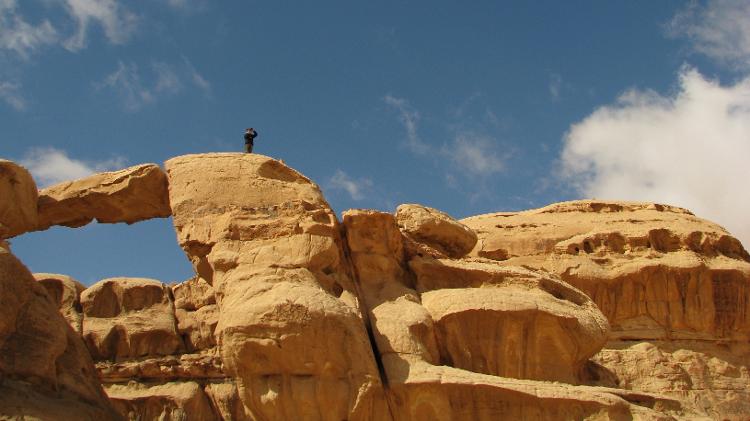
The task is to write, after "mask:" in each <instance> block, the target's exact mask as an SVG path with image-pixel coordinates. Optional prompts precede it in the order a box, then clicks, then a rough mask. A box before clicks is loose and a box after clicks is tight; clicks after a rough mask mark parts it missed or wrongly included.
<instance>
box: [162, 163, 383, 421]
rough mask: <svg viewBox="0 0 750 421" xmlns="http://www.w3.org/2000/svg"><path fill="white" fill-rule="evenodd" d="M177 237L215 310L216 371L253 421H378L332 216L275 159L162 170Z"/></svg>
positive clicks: (378, 394)
mask: <svg viewBox="0 0 750 421" xmlns="http://www.w3.org/2000/svg"><path fill="white" fill-rule="evenodd" d="M166 168H167V174H168V177H169V194H170V203H171V204H172V210H173V216H174V218H173V221H174V224H175V229H176V231H177V239H178V241H179V243H180V245H181V246H182V248H183V249H184V250H185V252H186V254H187V255H188V257H189V259H190V260H191V262H193V265H194V267H195V269H196V273H197V274H198V275H199V276H200V278H202V279H204V280H205V281H207V282H208V283H210V284H211V285H212V286H213V288H214V292H215V296H216V302H217V305H218V308H219V321H218V326H217V327H216V336H217V338H218V343H219V346H220V348H221V353H222V359H223V362H224V368H225V370H226V372H227V374H228V375H229V376H231V377H233V378H234V379H235V381H236V382H237V385H238V391H239V399H240V400H241V402H242V403H243V405H244V407H245V408H246V410H247V411H248V414H247V415H248V416H249V418H251V419H321V420H340V419H352V420H378V419H385V418H386V417H387V414H388V411H387V407H386V404H385V399H384V394H383V386H382V384H381V382H380V376H379V374H378V369H377V365H376V363H375V359H374V356H373V354H372V350H371V348H370V343H369V340H368V336H367V331H366V329H365V323H364V321H363V318H362V314H361V313H360V310H359V304H358V301H357V294H356V290H355V287H354V283H353V282H352V279H351V276H350V273H349V269H348V266H347V265H346V264H345V261H344V258H343V256H344V253H343V246H342V241H341V237H340V234H339V226H338V222H337V220H336V216H335V214H334V213H333V211H332V210H331V208H330V206H329V205H328V203H327V202H326V201H325V199H324V198H323V195H322V194H321V192H320V189H319V188H318V186H317V185H315V184H314V183H313V182H311V181H310V180H309V179H307V178H306V177H304V176H303V175H301V174H299V173H298V172H296V171H294V170H293V169H291V168H289V167H287V166H286V165H284V164H283V163H281V162H279V161H276V160H274V159H271V158H268V157H265V156H262V155H255V154H232V153H223V154H204V155H188V156H182V157H178V158H173V159H171V160H169V161H167V162H166Z"/></svg>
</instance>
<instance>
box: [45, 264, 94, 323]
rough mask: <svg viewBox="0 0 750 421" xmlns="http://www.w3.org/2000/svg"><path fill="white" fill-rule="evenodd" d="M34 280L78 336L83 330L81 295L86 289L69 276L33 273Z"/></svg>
mask: <svg viewBox="0 0 750 421" xmlns="http://www.w3.org/2000/svg"><path fill="white" fill-rule="evenodd" d="M34 278H35V279H36V280H37V282H39V283H40V284H41V285H42V286H43V287H44V289H46V290H47V294H49V296H50V298H51V299H52V302H53V303H55V304H56V305H57V308H58V309H59V310H60V313H61V314H62V315H63V317H65V320H67V321H68V323H69V324H70V326H71V327H72V328H73V330H75V331H76V332H77V333H78V334H81V332H82V329H83V313H82V311H83V310H82V308H81V300H80V297H81V293H82V292H83V290H85V289H86V287H85V286H83V284H82V283H80V282H78V281H76V280H75V279H73V278H71V277H70V276H66V275H59V274H55V273H35V274H34Z"/></svg>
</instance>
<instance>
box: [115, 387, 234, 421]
mask: <svg viewBox="0 0 750 421" xmlns="http://www.w3.org/2000/svg"><path fill="white" fill-rule="evenodd" d="M106 390H107V394H108V395H109V398H110V399H111V400H112V403H113V404H114V406H115V408H117V410H118V412H120V413H121V414H127V415H126V416H127V417H128V418H129V419H131V420H169V421H178V420H179V421H213V420H218V419H219V418H218V417H217V416H216V413H215V412H214V411H213V408H212V407H211V403H210V401H209V399H208V397H207V396H206V394H205V393H204V391H203V389H202V388H201V386H200V385H198V384H197V383H195V382H170V383H165V384H159V385H148V384H139V383H136V382H130V383H128V384H127V385H109V386H107V387H106Z"/></svg>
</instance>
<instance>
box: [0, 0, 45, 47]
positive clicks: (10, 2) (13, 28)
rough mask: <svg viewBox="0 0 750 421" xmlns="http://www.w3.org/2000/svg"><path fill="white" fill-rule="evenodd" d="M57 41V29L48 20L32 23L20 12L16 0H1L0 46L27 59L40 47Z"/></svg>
mask: <svg viewBox="0 0 750 421" xmlns="http://www.w3.org/2000/svg"><path fill="white" fill-rule="evenodd" d="M57 41H58V35H57V31H56V30H55V28H54V27H53V26H52V24H51V23H50V22H49V21H48V20H44V21H42V22H41V23H40V24H38V25H32V24H30V23H28V22H26V20H24V18H23V17H22V16H21V15H20V14H19V13H18V5H17V3H16V0H0V48H3V49H6V50H11V51H14V52H15V53H16V54H18V55H19V56H20V57H22V58H24V59H26V58H28V57H29V55H30V54H32V53H33V52H34V51H36V50H37V49H38V48H39V47H41V46H44V45H50V44H54V43H56V42H57Z"/></svg>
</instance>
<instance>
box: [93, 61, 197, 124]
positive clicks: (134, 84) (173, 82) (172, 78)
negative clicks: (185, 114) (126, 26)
mask: <svg viewBox="0 0 750 421" xmlns="http://www.w3.org/2000/svg"><path fill="white" fill-rule="evenodd" d="M150 67H151V72H150V73H149V72H146V75H144V74H143V72H142V71H141V69H140V67H139V66H138V65H137V64H136V63H133V62H129V63H124V62H122V61H120V62H118V63H117V69H116V70H115V71H114V72H112V73H110V74H109V75H107V76H106V77H105V78H104V79H103V80H101V81H99V82H96V83H94V88H95V89H97V90H99V91H101V90H105V89H106V90H111V91H113V92H115V93H116V94H117V95H118V96H119V97H120V99H121V101H122V104H123V106H124V107H125V109H126V110H128V111H131V112H133V111H138V110H140V109H141V108H142V107H143V106H145V105H148V104H152V103H154V102H156V101H157V100H158V99H161V98H164V97H170V96H174V95H177V94H179V93H181V92H183V91H184V88H185V86H186V84H190V85H192V86H195V87H197V88H199V89H200V90H201V91H202V92H203V93H204V94H206V95H210V90H211V85H210V83H209V82H208V81H207V80H206V79H204V78H203V77H202V76H201V75H200V74H198V72H197V71H196V70H195V68H194V67H193V66H192V64H191V63H190V61H189V60H187V59H184V63H183V64H182V65H177V66H175V65H172V64H169V63H167V62H163V61H155V62H153V63H151V66H150Z"/></svg>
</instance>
